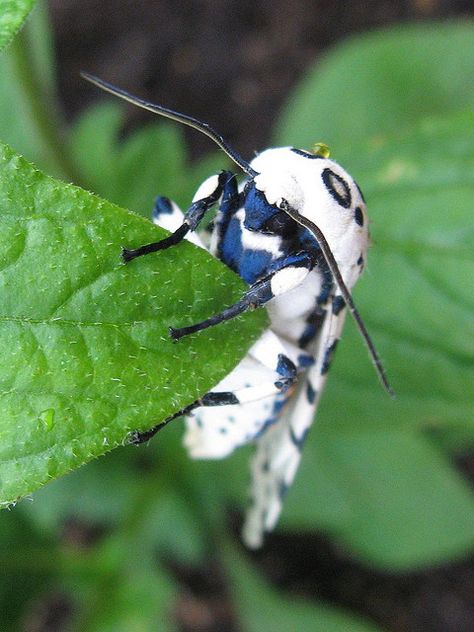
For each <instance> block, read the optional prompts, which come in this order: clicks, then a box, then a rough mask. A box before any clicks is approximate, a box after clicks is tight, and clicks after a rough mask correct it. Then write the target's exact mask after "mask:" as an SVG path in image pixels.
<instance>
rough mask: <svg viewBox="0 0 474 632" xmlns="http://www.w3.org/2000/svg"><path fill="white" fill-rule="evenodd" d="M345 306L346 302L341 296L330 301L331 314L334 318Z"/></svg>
mask: <svg viewBox="0 0 474 632" xmlns="http://www.w3.org/2000/svg"><path fill="white" fill-rule="evenodd" d="M345 306H346V301H345V300H344V299H343V298H342V296H335V297H334V298H333V299H332V313H333V314H334V316H337V315H338V314H339V313H340V312H342V310H343V309H344V307H345Z"/></svg>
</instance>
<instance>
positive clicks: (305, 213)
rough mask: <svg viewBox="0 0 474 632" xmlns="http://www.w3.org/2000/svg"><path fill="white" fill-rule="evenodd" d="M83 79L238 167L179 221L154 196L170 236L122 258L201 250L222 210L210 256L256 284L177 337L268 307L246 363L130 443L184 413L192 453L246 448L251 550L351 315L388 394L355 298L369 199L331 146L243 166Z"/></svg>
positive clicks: (278, 496)
mask: <svg viewBox="0 0 474 632" xmlns="http://www.w3.org/2000/svg"><path fill="white" fill-rule="evenodd" d="M83 77H84V78H85V79H87V80H88V81H90V82H92V83H93V84H95V85H96V86H98V87H100V88H102V89H103V90H105V91H107V92H110V93H112V94H114V95H116V96H119V97H121V98H123V99H125V100H127V101H129V102H131V103H133V104H135V105H138V106H140V107H142V108H145V109H148V110H150V111H152V112H155V113H158V114H160V115H162V116H165V117H167V118H171V119H173V120H175V121H177V122H179V123H183V124H185V125H189V126H191V127H194V128H195V129H197V130H199V131H200V132H202V133H204V134H206V135H207V136H209V137H210V138H211V139H212V140H213V141H214V142H215V143H216V144H217V145H218V146H219V147H220V148H221V149H223V150H224V151H225V153H226V154H227V155H228V156H229V157H230V158H231V159H232V160H233V161H234V162H235V163H236V164H237V165H238V166H239V167H240V168H241V169H242V171H243V172H244V173H245V174H246V178H245V180H244V182H243V183H241V184H240V185H239V184H238V183H237V179H236V176H235V174H233V173H232V172H230V171H222V172H221V173H219V174H217V175H213V176H211V177H209V178H208V179H207V180H205V181H204V182H203V183H202V185H201V186H200V187H199V188H198V190H197V191H196V194H195V195H194V198H193V200H192V203H191V205H190V207H189V208H188V209H187V211H186V212H185V213H184V214H183V213H182V212H181V210H180V209H179V208H178V207H177V205H176V204H174V202H172V201H171V200H169V199H167V198H165V197H159V198H158V199H157V201H156V204H155V208H154V212H153V220H154V222H155V223H156V224H158V225H159V226H161V227H163V228H166V229H167V230H169V231H171V235H170V236H169V237H166V238H165V239H163V240H161V241H159V242H155V243H152V244H146V245H145V246H142V247H140V248H137V249H135V250H124V251H123V253H122V256H123V259H124V261H126V262H128V261H131V260H133V259H134V258H136V257H138V256H142V255H145V254H148V253H150V252H155V251H158V250H164V249H166V248H169V247H172V246H175V245H177V244H179V242H180V241H182V240H183V239H187V240H189V241H192V242H193V243H194V244H195V245H197V246H200V247H203V248H204V247H205V246H204V244H203V242H202V241H201V239H200V237H199V236H198V235H197V233H196V232H194V231H195V230H196V229H197V228H198V226H199V224H200V222H201V220H202V219H203V217H204V215H205V214H206V212H207V211H208V210H209V209H210V208H211V207H212V206H214V205H218V212H217V216H216V218H215V221H214V228H213V232H212V236H211V242H210V246H209V248H208V250H209V251H210V252H211V253H212V254H213V255H214V256H216V257H218V258H219V259H220V260H221V261H223V262H224V263H225V264H226V265H227V266H229V267H230V268H231V269H232V270H234V271H235V272H236V273H237V274H239V275H240V276H241V277H242V279H244V281H246V282H247V283H248V284H249V289H248V291H247V292H245V293H244V295H243V296H242V297H241V299H240V300H239V301H237V303H235V304H233V305H231V306H229V307H228V308H227V309H225V310H223V312H221V313H219V314H216V315H214V316H211V317H210V318H208V319H206V320H204V321H202V322H200V323H196V324H195V325H193V326H190V327H184V328H181V329H176V328H170V335H171V337H172V338H173V339H175V340H178V339H179V338H181V337H183V336H185V335H189V334H191V333H195V332H197V331H200V330H202V329H206V328H208V327H211V326H214V325H217V324H218V323H220V322H222V321H224V320H229V319H230V318H233V317H235V316H237V315H238V314H240V313H242V312H243V311H245V310H246V309H248V308H253V307H259V306H262V305H265V306H266V307H267V310H268V314H269V317H270V323H271V324H270V328H269V329H268V330H267V331H265V332H264V333H263V335H262V336H261V337H260V339H259V340H257V342H256V343H255V344H254V345H253V346H252V347H251V349H250V350H249V352H248V353H247V355H246V356H245V358H244V359H243V360H242V361H241V362H240V363H239V364H238V365H237V367H236V368H235V369H234V370H233V371H231V373H229V375H227V376H226V377H225V378H224V379H223V380H222V381H221V382H220V383H219V384H217V385H216V386H215V387H214V388H213V389H212V390H211V391H210V392H209V393H207V394H206V395H204V396H203V397H201V398H200V399H199V400H197V401H196V402H193V403H191V404H190V405H189V406H187V407H186V408H184V409H182V410H180V411H178V412H177V413H176V414H174V415H173V416H172V417H170V418H169V419H166V420H165V421H164V422H162V423H160V424H158V425H157V426H155V427H154V428H152V429H151V430H149V431H146V432H143V433H134V436H133V438H132V441H133V442H134V443H141V442H143V441H147V440H148V439H150V438H151V437H152V436H153V435H154V434H155V433H156V432H157V431H158V430H160V429H161V428H163V427H164V426H165V425H166V424H167V423H169V422H170V421H172V420H173V419H175V418H177V417H179V416H181V415H184V416H185V418H186V433H185V437H184V444H185V446H186V447H187V449H188V452H189V454H190V455H191V456H192V457H194V458H202V459H218V458H223V457H225V456H227V455H228V454H230V453H231V452H233V450H234V449H235V448H236V447H238V446H240V445H243V444H246V443H249V442H255V443H256V453H255V455H254V457H253V462H252V490H251V505H250V508H249V510H248V512H247V517H246V522H245V525H244V530H243V538H244V541H245V542H246V544H247V545H248V546H250V547H252V548H256V547H259V546H260V545H261V544H262V541H263V536H264V534H265V532H268V531H271V530H272V529H273V528H274V526H275V524H276V522H277V520H278V517H279V515H280V512H281V509H282V504H283V499H284V497H285V495H286V492H287V490H288V488H289V486H290V485H291V483H292V482H293V479H294V476H295V474H296V470H297V468H298V465H299V462H300V458H301V451H302V448H303V444H304V441H305V438H306V436H307V433H308V431H309V429H310V427H311V424H312V422H313V419H314V417H315V414H316V410H317V406H318V402H319V399H320V396H321V392H322V390H323V387H324V383H325V381H326V377H327V373H328V370H329V367H330V364H331V359H332V356H333V354H334V351H335V348H336V345H337V342H338V340H339V338H340V335H341V331H342V327H343V324H344V319H345V315H346V312H347V311H350V313H351V314H352V316H353V317H354V319H355V321H356V324H357V326H358V328H359V331H360V333H361V335H362V337H363V339H364V341H365V343H366V345H367V347H368V350H369V353H370V355H371V357H372V360H373V363H374V366H375V369H376V371H377V373H378V375H379V378H380V380H381V382H382V385H383V386H384V388H385V390H386V391H387V392H388V393H389V394H391V395H393V391H392V389H391V387H390V385H389V383H388V380H387V378H386V376H385V372H384V370H383V367H382V364H381V361H380V359H379V356H378V354H377V352H376V350H375V347H374V345H373V343H372V340H371V339H370V337H369V334H368V332H367V330H366V328H365V326H364V324H363V322H362V319H361V317H360V315H359V312H358V311H357V309H356V307H355V305H354V301H353V299H352V296H351V293H350V290H351V288H352V287H353V285H354V284H355V282H356V281H357V279H358V278H359V276H360V274H361V272H362V270H363V268H364V265H365V261H366V255H367V249H368V245H369V231H368V221H367V215H366V206H365V201H364V198H363V195H362V193H361V191H360V189H359V187H358V185H357V184H356V182H355V181H354V180H353V178H352V177H351V176H350V175H349V174H348V173H347V172H346V171H345V170H344V169H343V168H342V167H341V166H339V165H338V164H337V163H336V162H334V161H332V160H329V158H328V154H327V152H326V148H325V146H321V145H320V146H318V147H317V149H316V150H315V151H313V152H309V151H305V150H301V149H296V148H293V147H279V148H274V149H267V150H266V151H264V152H262V153H260V154H259V155H257V157H256V158H254V159H253V160H252V161H251V162H250V163H247V162H246V161H245V160H244V159H243V158H241V156H239V154H238V153H237V152H236V151H235V150H234V149H232V148H231V147H230V146H229V145H228V144H227V143H226V142H225V141H224V139H223V138H222V137H221V136H220V135H219V134H218V133H217V132H216V131H215V130H213V129H212V128H211V127H210V126H208V125H207V124H205V123H202V122H200V121H198V120H197V119H194V118H193V117H190V116H187V115H183V114H180V113H178V112H175V111H173V110H169V109H167V108H164V107H162V106H159V105H156V104H153V103H149V102H147V101H143V100H142V99H139V98H137V97H134V96H132V95H130V94H129V93H127V92H125V91H124V90H122V89H120V88H117V87H115V86H113V85H111V84H109V83H107V82H105V81H103V80H101V79H98V78H97V77H94V76H92V75H89V74H87V73H83Z"/></svg>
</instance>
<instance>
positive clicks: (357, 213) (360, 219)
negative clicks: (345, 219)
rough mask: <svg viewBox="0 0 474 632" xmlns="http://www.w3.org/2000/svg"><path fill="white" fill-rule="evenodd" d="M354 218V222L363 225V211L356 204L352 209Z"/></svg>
mask: <svg viewBox="0 0 474 632" xmlns="http://www.w3.org/2000/svg"><path fill="white" fill-rule="evenodd" d="M354 219H355V223H356V224H358V225H359V226H363V225H364V213H363V212H362V209H361V208H360V206H356V209H355V211H354Z"/></svg>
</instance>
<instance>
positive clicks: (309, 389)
mask: <svg viewBox="0 0 474 632" xmlns="http://www.w3.org/2000/svg"><path fill="white" fill-rule="evenodd" d="M306 398H307V400H308V402H309V403H310V404H314V402H315V401H316V391H315V390H314V388H313V385H312V384H311V382H310V381H309V380H308V382H307V383H306Z"/></svg>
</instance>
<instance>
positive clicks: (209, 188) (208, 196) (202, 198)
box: [122, 171, 234, 262]
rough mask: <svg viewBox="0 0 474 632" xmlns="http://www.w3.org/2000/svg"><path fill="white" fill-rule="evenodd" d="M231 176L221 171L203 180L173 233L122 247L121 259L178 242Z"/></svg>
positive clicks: (214, 201) (194, 224) (126, 260)
mask: <svg viewBox="0 0 474 632" xmlns="http://www.w3.org/2000/svg"><path fill="white" fill-rule="evenodd" d="M233 177H234V175H233V174H232V173H231V172H230V171H221V173H219V174H218V175H214V176H211V177H210V178H208V179H207V180H205V181H204V182H203V183H202V184H201V186H200V187H199V189H198V190H197V191H196V194H195V196H194V198H193V202H192V204H191V206H190V207H189V209H188V210H187V211H186V213H185V215H184V219H183V223H182V224H181V226H179V228H177V229H176V230H175V232H174V233H173V234H171V235H170V236H169V237H165V239H162V240H161V241H157V242H153V243H151V244H146V245H145V246H141V247H140V248H136V249H134V250H129V249H127V248H124V249H123V251H122V258H123V260H124V261H125V262H128V261H131V260H132V259H135V258H136V257H141V256H142V255H146V254H148V253H150V252H156V251H157V250H165V249H166V248H170V247H171V246H175V245H176V244H179V242H180V241H182V240H183V239H184V237H185V236H186V235H187V233H188V232H189V231H193V230H196V228H197V227H198V225H199V222H200V221H201V220H202V218H203V217H204V215H205V213H206V211H207V210H209V209H210V208H211V206H213V205H214V204H215V203H216V202H217V201H218V199H219V198H220V196H221V194H222V191H223V189H224V186H225V183H226V182H227V181H228V180H229V179H230V178H233Z"/></svg>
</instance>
